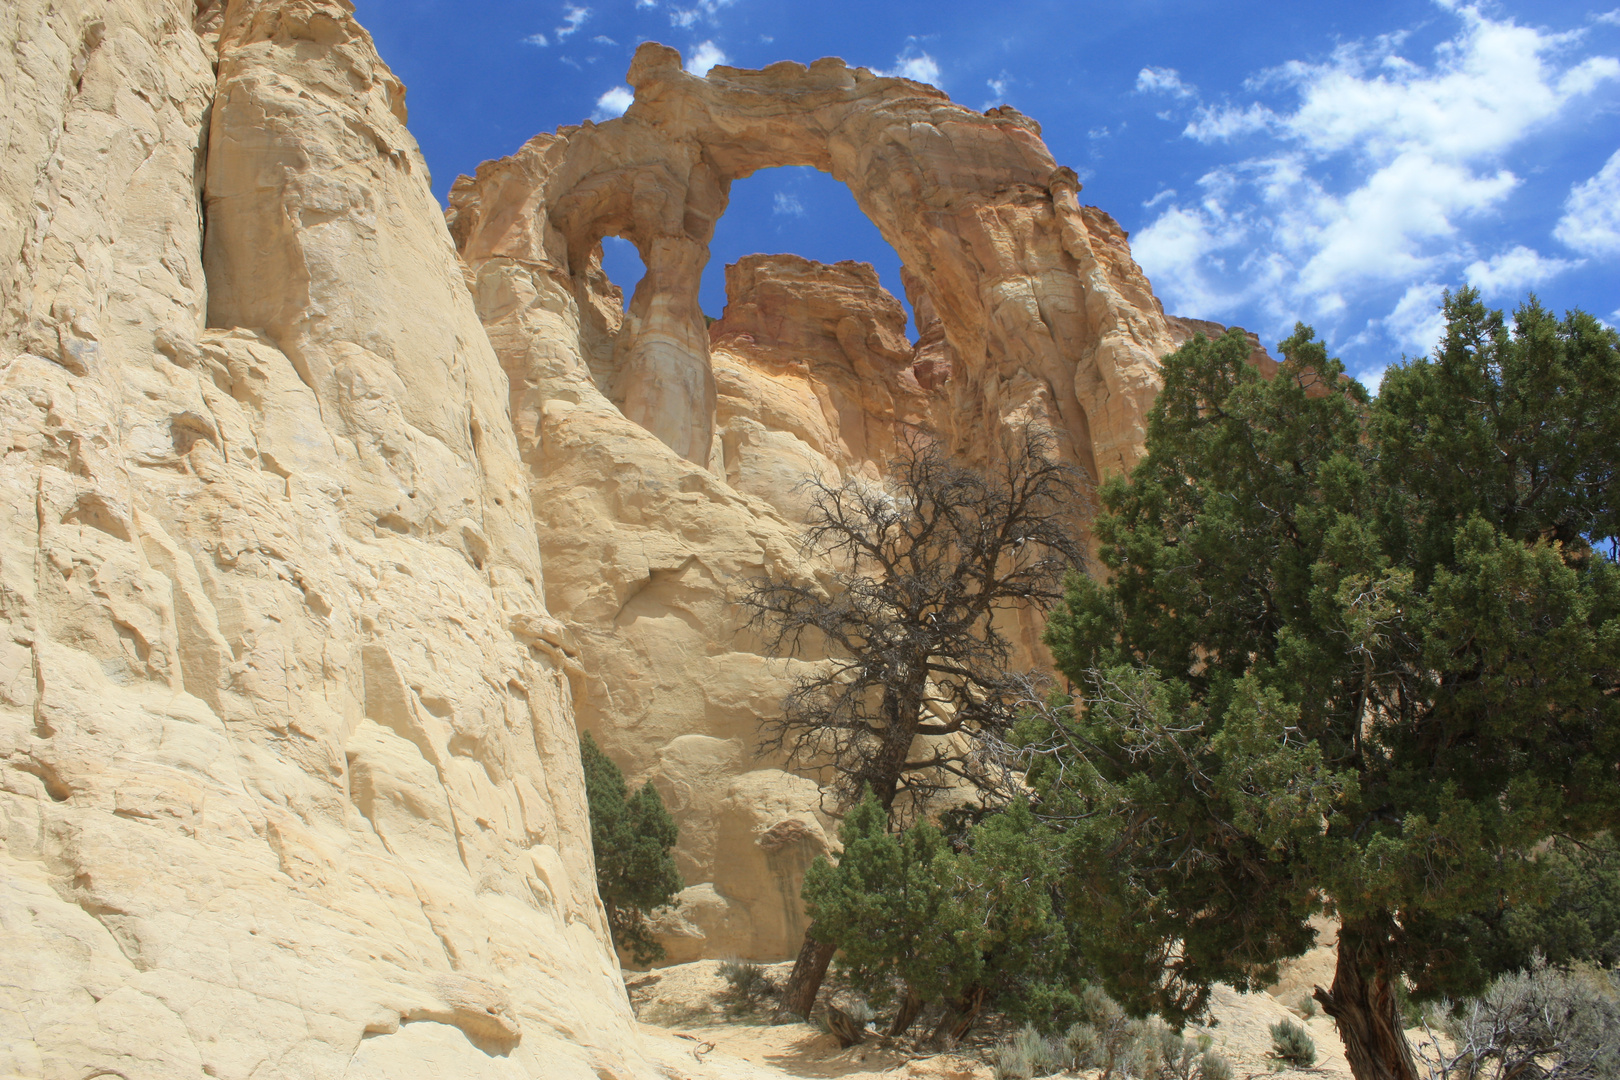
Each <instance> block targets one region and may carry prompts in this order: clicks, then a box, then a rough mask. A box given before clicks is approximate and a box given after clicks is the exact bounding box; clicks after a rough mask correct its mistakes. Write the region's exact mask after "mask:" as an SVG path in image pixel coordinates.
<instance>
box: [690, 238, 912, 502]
mask: <svg viewBox="0 0 1620 1080" xmlns="http://www.w3.org/2000/svg"><path fill="white" fill-rule="evenodd" d="M905 327H906V313H905V309H904V308H902V307H901V306H900V302H899V301H898V300H896V299H895V298H894V297H893V296H891V295H890V294H889V293H888V292H887V291H886V290H885V289H884V288H883V286H882V285H880V284H879V283H878V278H877V273H876V272H875V271H874V270H873V269H872V267H871V266H869V265H867V264H866V263H853V262H842V263H838V264H837V265H835V266H827V265H825V264H823V263H818V262H813V261H811V260H809V259H802V258H800V257H799V256H797V255H750V256H747V257H746V258H744V259H742V260H740V261H739V262H737V263H736V264H734V265H731V266H728V267H726V309H725V315H724V317H723V318H721V319H720V320H719V321H718V322H716V323H715V324H714V325H713V326H711V327H710V328H709V342H710V345H709V349H710V362H711V363H712V365H713V369H714V379H715V389H716V408H715V433H716V452H715V464H716V467H717V469H718V470H720V471H721V475H723V476H724V477H725V479H726V482H727V483H728V484H730V485H731V486H732V487H733V488H735V489H736V490H738V491H742V492H746V493H748V494H750V495H757V496H759V497H760V498H762V499H764V500H765V501H766V502H768V503H770V504H771V505H772V506H774V507H776V509H777V510H779V511H781V512H782V514H783V515H784V516H785V517H787V518H789V519H790V520H793V521H803V520H804V519H805V513H806V510H807V500H808V498H809V494H810V493H809V491H808V490H807V489H806V487H805V483H804V482H805V480H806V479H807V478H810V477H815V478H818V479H821V480H824V481H827V482H829V483H834V484H836V483H838V482H839V481H840V480H841V479H843V478H844V477H846V476H863V477H865V478H867V479H869V480H872V481H874V482H881V480H882V478H883V474H884V469H885V463H886V462H887V461H888V460H889V459H890V458H892V457H893V455H894V453H895V451H896V440H897V439H901V438H904V437H905V436H906V433H907V432H911V433H917V432H924V431H932V430H934V427H935V424H934V422H933V420H932V418H931V417H930V415H929V411H930V409H931V407H932V406H933V404H934V402H933V401H932V400H931V399H930V396H929V395H928V394H927V393H926V392H925V391H924V390H923V388H922V386H921V385H919V384H918V382H917V377H916V374H915V373H914V372H913V371H912V363H913V360H914V348H913V346H912V344H911V342H909V341H907V340H906V336H905Z"/></svg>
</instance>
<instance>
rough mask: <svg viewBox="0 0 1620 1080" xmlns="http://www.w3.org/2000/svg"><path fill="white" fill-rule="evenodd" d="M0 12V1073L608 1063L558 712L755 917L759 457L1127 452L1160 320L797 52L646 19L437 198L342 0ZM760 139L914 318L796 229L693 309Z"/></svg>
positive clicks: (949, 109)
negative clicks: (568, 114)
mask: <svg viewBox="0 0 1620 1080" xmlns="http://www.w3.org/2000/svg"><path fill="white" fill-rule="evenodd" d="M0 37H3V40H4V43H5V44H6V45H7V46H8V47H7V48H5V49H0V116H3V117H4V120H5V124H6V127H5V130H6V140H7V142H6V145H7V153H6V155H5V156H4V157H3V158H0V252H3V256H0V417H3V419H0V438H3V440H4V448H5V453H4V456H3V459H0V491H3V493H4V498H3V502H0V620H3V623H4V627H3V632H0V1077H3V1076H10V1075H15V1076H28V1077H35V1076H40V1077H51V1078H56V1077H83V1076H92V1075H119V1076H124V1077H128V1078H130V1080H136V1078H145V1077H153V1078H157V1077H163V1078H169V1077H191V1076H196V1077H202V1076H212V1077H244V1078H245V1077H250V1076H251V1077H280V1076H285V1077H399V1076H412V1075H425V1074H428V1073H431V1072H433V1071H434V1070H438V1072H439V1074H440V1075H454V1076H466V1077H518V1076H525V1077H527V1076H545V1077H558V1078H564V1080H566V1078H572V1077H579V1078H598V1080H600V1078H614V1077H616V1078H630V1077H644V1076H645V1077H651V1076H652V1075H653V1072H652V1070H651V1069H650V1067H649V1066H648V1064H647V1063H646V1061H645V1059H644V1057H643V1055H642V1052H641V1050H640V1049H639V1044H638V1042H637V1037H636V1035H635V1029H634V1022H633V1019H632V1017H631V1015H630V1012H629V1008H628V1004H627V1001H626V997H625V994H624V990H623V986H622V983H621V981H620V978H619V972H618V965H617V962H616V960H615V957H614V956H613V954H612V950H611V944H610V942H609V941H608V938H607V935H606V930H605V925H604V920H603V914H602V909H601V905H600V903H599V902H598V900H597V898H596V896H595V893H594V887H593V881H594V871H593V867H592V858H591V852H590V845H589V827H588V822H587V821H586V819H585V816H584V806H585V800H584V793H583V780H582V776H581V770H580V766H579V761H578V754H577V734H576V733H577V730H578V729H579V728H586V729H589V730H591V731H593V732H595V733H596V735H597V737H598V738H599V739H600V741H601V742H602V743H603V745H604V746H605V747H606V748H607V749H608V751H609V752H610V754H612V755H613V756H614V757H615V759H616V760H618V761H619V763H620V764H621V765H622V766H624V767H625V768H626V770H627V771H628V772H629V773H630V774H631V775H632V777H633V778H634V779H635V780H636V781H637V782H641V781H650V782H652V783H654V784H656V785H657V786H658V787H659V789H660V791H661V792H662V793H663V794H664V797H665V800H666V802H667V803H668V804H670V805H671V807H672V808H673V809H674V811H675V813H676V816H677V819H678V820H679V822H680V824H681V828H682V839H681V843H680V847H679V849H678V852H677V855H678V857H679V860H680V866H681V870H682V872H683V874H684V876H685V878H686V881H687V883H688V888H687V889H686V891H685V892H684V893H683V894H682V896H681V903H680V905H679V907H678V908H677V909H676V910H675V911H673V912H671V913H669V914H668V915H667V916H666V917H664V918H663V920H662V922H661V923H660V928H661V930H662V933H663V936H664V940H665V942H666V943H667V945H668V946H669V949H670V953H671V957H672V959H688V958H693V957H697V956H717V955H738V956H752V957H761V958H765V957H778V956H783V955H787V954H790V953H791V952H792V951H793V949H794V947H795V946H796V944H797V938H798V936H799V935H800V934H801V933H802V930H803V925H804V913H803V910H802V906H801V905H800V903H799V900H798V890H799V884H800V882H801V880H802V875H803V871H804V868H805V866H807V865H808V863H809V861H810V860H811V859H812V858H814V857H815V856H816V855H817V854H820V853H823V852H826V851H828V850H829V849H830V848H831V847H832V846H833V843H834V841H833V840H832V836H833V828H832V824H833V823H832V821H831V820H830V819H829V818H827V817H826V815H825V814H824V812H823V810H824V808H823V807H822V805H821V798H820V789H819V787H818V786H817V783H816V781H815V779H814V778H813V777H806V776H802V775H795V774H793V773H791V772H789V771H787V770H786V769H785V768H784V765H785V763H784V762H783V761H781V760H779V759H774V758H771V757H770V756H768V755H766V756H762V755H760V754H759V753H758V752H757V750H756V746H755V740H756V730H757V721H758V718H759V717H760V716H763V715H769V714H770V713H771V712H772V711H774V710H775V709H777V708H778V707H779V703H780V700H781V696H782V693H783V691H784V689H785V688H786V687H787V685H788V684H789V683H790V681H791V679H792V678H793V675H794V673H795V671H796V670H798V669H799V665H801V664H804V663H814V662H815V657H803V658H799V659H796V660H793V661H785V660H781V659H776V658H773V657H771V656H769V655H767V650H765V649H764V648H763V645H762V643H761V642H760V641H759V640H758V638H757V637H756V636H755V635H753V634H752V633H750V632H749V630H748V629H747V627H746V626H745V625H744V618H743V613H742V612H741V611H740V610H739V609H738V607H737V605H736V603H735V600H736V597H737V595H738V594H739V593H740V591H741V590H742V589H743V588H744V587H746V584H747V582H748V581H749V580H750V579H752V578H754V577H756V576H758V575H759V574H761V573H764V572H769V573H772V574H777V575H799V576H803V577H805V578H814V577H815V576H816V575H817V574H819V573H821V572H823V570H824V568H822V567H819V566H817V565H815V564H813V563H811V562H808V561H806V559H805V558H804V556H803V555H802V554H801V552H800V551H799V549H798V547H797V545H796V537H797V535H798V533H799V529H800V525H801V523H802V518H803V515H804V512H805V503H804V492H803V489H802V487H801V486H800V483H801V481H802V480H803V479H804V478H806V477H810V476H815V477H819V478H822V479H825V480H829V481H836V480H839V479H843V478H847V477H864V478H865V479H867V480H869V481H871V482H881V480H882V475H883V468H884V462H885V460H886V459H887V458H888V456H889V455H890V454H891V453H892V452H893V450H894V447H895V446H896V444H897V441H898V440H900V439H902V438H905V437H906V436H907V433H909V432H915V431H924V432H929V433H932V435H933V436H934V437H937V438H939V439H940V440H941V441H942V442H943V443H944V444H945V445H946V446H948V447H949V448H950V449H951V450H952V451H953V452H955V453H958V454H960V455H962V456H964V457H966V458H967V459H969V460H971V461H977V462H981V463H988V462H992V461H994V460H995V458H996V457H997V455H998V454H999V453H1000V452H1001V449H1000V448H1001V446H1002V445H1003V439H1004V437H1005V436H1006V435H1007V434H1008V433H1009V432H1010V431H1011V430H1012V429H1013V428H1016V427H1019V426H1021V425H1023V424H1026V423H1033V424H1036V425H1039V426H1041V427H1044V428H1045V429H1047V430H1049V431H1051V432H1052V433H1053V434H1054V435H1055V436H1056V437H1057V439H1058V442H1059V445H1060V449H1061V452H1062V453H1063V454H1065V455H1066V456H1068V457H1069V458H1070V459H1071V460H1072V461H1074V462H1075V463H1076V464H1078V465H1080V466H1082V467H1084V468H1086V469H1087V470H1089V471H1091V472H1092V473H1093V474H1097V473H1104V474H1106V473H1108V472H1111V471H1113V470H1117V469H1120V468H1124V467H1127V466H1128V465H1129V464H1130V463H1131V462H1132V461H1133V460H1134V458H1135V455H1136V454H1137V453H1138V452H1139V449H1140V443H1141V437H1142V430H1143V420H1144V416H1145V412H1146V409H1147V407H1148V405H1149V404H1150V402H1151V400H1152V396H1153V393H1154V390H1155V386H1156V382H1155V379H1156V374H1155V373H1156V368H1157V358H1158V357H1159V356H1161V355H1162V354H1163V353H1165V352H1166V351H1168V350H1169V349H1170V348H1173V347H1174V345H1175V344H1176V343H1177V342H1178V341H1179V340H1181V339H1182V338H1184V337H1185V335H1186V334H1187V333H1189V332H1190V330H1189V329H1188V325H1190V324H1188V325H1183V324H1180V323H1176V322H1174V321H1167V320H1166V319H1165V317H1164V316H1163V314H1162V312H1161V311H1160V309H1159V306H1158V304H1157V302H1156V301H1155V300H1154V299H1153V297H1152V294H1151V291H1150V289H1149V287H1148V283H1147V281H1146V280H1145V279H1144V278H1143V277H1142V275H1141V273H1140V271H1139V270H1138V269H1137V267H1136V266H1135V264H1134V263H1133V262H1132V261H1131V259H1130V256H1129V251H1128V249H1127V247H1126V245H1125V238H1124V234H1123V233H1122V232H1120V231H1119V229H1118V227H1117V226H1116V225H1114V224H1113V222H1112V221H1111V220H1110V219H1108V218H1107V216H1106V215H1104V214H1102V213H1101V212H1099V211H1096V210H1094V209H1091V208H1086V207H1082V206H1080V205H1079V204H1078V202H1077V200H1076V193H1077V191H1078V184H1077V183H1076V182H1075V179H1074V175H1073V173H1071V172H1069V171H1068V170H1067V169H1064V168H1061V167H1059V166H1057V165H1056V164H1055V163H1054V162H1053V161H1052V159H1051V157H1050V155H1049V153H1048V152H1047V150H1046V148H1045V146H1044V145H1043V144H1042V143H1041V141H1040V139H1039V128H1038V126H1037V125H1036V124H1035V123H1034V122H1033V121H1032V120H1030V119H1028V118H1027V117H1024V116H1022V115H1020V114H1018V113H1016V112H1014V111H1012V110H1010V109H999V110H992V111H991V112H990V113H988V114H980V113H975V112H972V111H970V110H966V109H963V108H960V107H958V106H956V105H953V104H951V103H950V102H949V101H948V100H947V99H946V98H945V97H944V95H942V94H940V93H939V92H938V91H936V90H934V89H932V88H930V87H926V86H922V85H920V84H917V83H913V82H909V81H906V80H901V79H892V78H880V77H875V76H873V75H872V74H871V73H869V72H867V71H865V70H863V69H851V68H848V67H846V66H845V65H844V64H843V63H842V62H839V61H835V60H822V61H817V62H816V63H815V64H813V65H810V66H809V67H808V68H807V67H805V66H803V65H799V64H789V63H785V64H777V65H773V66H772V67H770V68H767V69H765V70H763V71H758V72H753V71H740V70H737V69H731V68H724V67H721V68H715V69H714V70H713V71H712V72H711V73H710V74H709V76H708V77H707V78H706V79H699V78H696V77H693V76H690V75H688V74H686V73H684V72H683V71H682V70H681V67H680V62H679V57H678V56H677V55H676V54H675V53H674V52H673V51H672V50H668V49H665V48H663V47H662V46H657V45H646V46H643V47H642V49H641V50H640V51H638V53H637V55H636V59H635V61H634V64H633V66H632V69H631V73H630V81H631V82H632V83H633V84H634V85H635V87H636V101H635V104H634V105H632V106H631V108H630V110H629V112H628V113H627V114H626V116H625V117H623V118H622V119H619V120H614V121H611V122H608V123H605V124H602V125H591V124H586V125H583V126H581V127H578V128H565V129H563V130H562V131H560V132H559V133H558V134H556V135H540V136H537V137H536V138H535V139H533V140H531V141H530V142H529V143H528V144H526V145H525V146H524V147H523V148H521V150H519V151H518V153H516V154H515V155H513V156H512V157H510V158H507V159H504V160H502V161H499V162H492V163H487V164H486V165H484V166H482V167H480V169H479V170H478V173H477V175H476V177H472V178H464V179H463V180H462V181H460V182H459V183H458V184H457V185H456V188H455V190H454V193H453V195H452V206H451V209H450V213H449V219H448V225H447V222H446V219H445V217H444V216H443V214H442V212H441V209H440V207H439V206H438V205H437V204H436V203H435V201H434V199H433V197H432V194H431V191H430V187H429V183H428V177H427V170H426V168H425V165H424V163H423V161H422V159H421V156H420V154H419V152H418V150H417V148H416V145H415V142H414V141H413V140H412V138H411V136H410V134H409V132H408V131H407V130H406V127H405V118H406V112H405V106H404V89H403V87H402V86H401V85H400V84H399V82H398V81H397V80H396V79H395V78H394V77H393V76H392V74H391V73H390V72H389V71H388V69H387V68H386V66H384V64H383V63H382V62H381V60H379V58H378V57H377V55H376V52H375V50H374V48H373V46H372V43H371V40H370V39H369V37H368V36H367V35H366V33H365V32H364V30H362V29H361V28H360V27H359V26H358V25H357V24H356V23H355V21H354V19H353V17H352V11H351V9H350V6H349V4H348V3H347V2H346V0H229V2H227V3H220V2H217V0H202V2H200V3H195V4H194V3H191V2H189V0H14V2H11V3H8V4H7V5H6V6H5V8H4V13H3V14H0ZM776 165H811V166H815V167H817V168H820V169H823V170H825V171H827V172H829V173H831V174H832V175H833V176H834V177H836V178H838V179H840V180H842V181H843V182H845V183H846V184H848V185H849V187H850V189H851V191H852V192H853V193H854V196H855V198H856V200H857V202H858V203H859V204H860V205H861V207H862V208H863V209H864V210H865V211H866V212H867V213H868V215H869V216H871V218H872V219H873V221H874V222H876V223H877V225H878V228H879V229H880V231H881V232H882V233H883V235H884V236H885V238H886V239H888V240H889V242H890V243H891V244H893V246H894V247H895V249H896V250H897V251H898V252H899V253H900V256H901V258H902V260H903V262H904V265H905V281H906V287H907V291H908V294H909V299H910V300H911V303H912V305H913V309H914V311H915V312H916V314H917V318H918V323H919V326H918V330H919V340H918V341H917V342H915V343H912V342H909V341H907V340H906V337H905V334H904V327H905V319H904V314H903V310H902V309H901V307H900V305H899V303H898V301H896V300H895V298H894V297H892V296H889V295H888V294H887V293H885V292H884V291H883V290H882V289H881V287H880V286H879V285H878V283H877V280H876V277H875V275H874V274H873V273H872V272H871V270H870V268H869V267H865V266H863V265H858V264H851V263H841V264H837V265H835V266H823V265H821V264H817V263H812V262H809V261H808V260H804V259H799V258H796V257H793V256H768V257H765V256H761V257H752V258H749V259H745V260H743V261H742V262H740V263H739V264H738V265H736V266H734V267H730V268H728V270H727V275H728V280H727V284H728V292H729V303H728V306H727V310H726V313H725V317H724V318H723V319H722V320H721V321H720V322H718V323H716V324H715V325H714V326H713V327H709V326H707V325H706V320H704V318H703V316H702V313H701V311H700V310H699V308H698V304H697V290H698V284H699V280H700V277H701V272H702V269H703V266H704V264H705V263H706V261H707V259H708V248H707V245H708V242H709V240H710V238H711V236H712V233H713V227H714V223H715V221H716V220H717V218H718V217H719V216H720V214H721V213H722V212H723V211H724V209H725V205H726V198H727V193H728V189H729V185H730V183H731V182H732V181H733V180H735V179H738V178H740V177H743V176H746V175H748V174H749V173H751V172H753V171H755V170H757V169H760V168H765V167H769V166H776ZM610 235H612V236H623V237H625V238H627V239H629V240H631V241H632V242H634V243H635V244H636V245H637V247H638V248H639V249H640V251H641V254H642V258H643V260H644V262H645V263H646V266H647V268H648V272H647V275H646V277H645V278H644V279H643V280H642V281H641V282H640V283H639V284H638V285H637V286H636V287H635V291H634V294H633V296H632V297H631V300H630V304H629V307H628V311H626V310H625V309H624V306H623V303H622V294H621V293H620V292H619V290H618V289H617V287H615V286H614V285H613V284H612V283H610V282H609V281H608V280H607V279H606V277H605V276H604V275H603V273H602V269H601V257H600V252H601V248H600V245H601V240H602V238H603V237H604V236H610ZM458 249H459V258H458ZM1023 623H1024V625H1022V626H1021V627H1020V628H1019V630H1020V632H1021V633H1022V641H1023V644H1024V648H1025V652H1026V654H1027V655H1028V656H1030V657H1036V656H1038V654H1039V645H1038V642H1037V639H1036V635H1037V631H1038V623H1037V621H1036V620H1035V619H1033V618H1026V619H1024V620H1023Z"/></svg>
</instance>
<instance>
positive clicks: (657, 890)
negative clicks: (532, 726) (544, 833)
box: [579, 732, 684, 964]
mask: <svg viewBox="0 0 1620 1080" xmlns="http://www.w3.org/2000/svg"><path fill="white" fill-rule="evenodd" d="M579 756H580V761H581V763H582V764H583V765H584V767H585V799H586V802H587V804H588V805H589V808H590V815H591V845H592V847H593V848H594V849H595V852H596V888H597V892H598V893H599V894H600V895H601V897H602V905H603V907H605V908H606V909H607V916H608V926H609V928H610V929H611V930H612V932H613V942H614V944H615V945H617V946H618V947H619V948H620V949H621V950H623V951H625V952H629V953H630V954H631V955H632V956H634V958H635V961H636V963H638V964H647V963H651V962H652V961H654V960H661V959H663V956H664V948H663V946H661V945H659V944H658V942H657V941H656V940H655V939H654V938H653V936H652V930H651V928H650V927H649V925H648V923H647V914H648V913H649V912H651V911H653V910H655V909H657V908H659V907H662V906H664V905H666V904H668V903H670V902H671V901H673V900H674V899H675V895H676V894H677V893H679V892H680V891H681V889H682V888H683V887H684V886H683V885H682V882H681V875H680V872H679V871H678V870H676V869H675V860H674V858H672V857H671V856H670V853H669V852H670V849H671V848H673V847H674V846H675V841H676V840H677V839H678V838H679V829H678V828H677V827H676V825H675V819H674V818H672V817H670V816H669V811H667V810H665V809H664V803H663V800H662V799H660V798H659V797H658V791H657V789H656V788H654V787H653V786H652V785H651V784H644V785H642V787H641V789H640V790H639V791H637V792H636V793H635V795H633V796H632V795H629V793H628V789H627V788H626V786H625V782H624V774H623V773H622V772H620V771H619V767H618V766H617V765H615V764H613V762H612V761H611V760H610V759H609V758H608V756H607V755H606V754H604V753H602V750H601V748H600V747H598V746H597V745H596V740H595V739H593V738H591V734H590V732H584V733H582V734H581V735H580V737H579Z"/></svg>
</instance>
